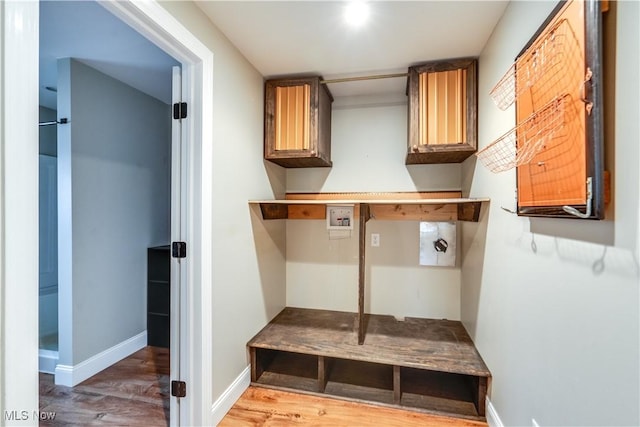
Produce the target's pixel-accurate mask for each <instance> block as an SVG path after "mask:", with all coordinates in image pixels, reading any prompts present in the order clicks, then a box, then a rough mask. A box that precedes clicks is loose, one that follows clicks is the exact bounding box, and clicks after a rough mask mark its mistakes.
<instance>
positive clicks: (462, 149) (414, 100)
mask: <svg viewBox="0 0 640 427" xmlns="http://www.w3.org/2000/svg"><path fill="white" fill-rule="evenodd" d="M477 92H478V90H477V61H476V59H474V58H463V59H453V60H446V61H435V62H428V63H424V64H421V65H416V66H413V67H409V78H408V84H407V96H408V97H409V102H408V122H409V133H408V150H407V157H406V161H405V163H406V164H408V165H409V164H421V163H460V162H462V161H463V160H464V159H466V158H467V157H469V156H470V155H471V154H473V153H474V152H475V151H476V148H477V133H478V132H477V117H478V93H477Z"/></svg>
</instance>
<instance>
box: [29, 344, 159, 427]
mask: <svg viewBox="0 0 640 427" xmlns="http://www.w3.org/2000/svg"><path fill="white" fill-rule="evenodd" d="M40 412H41V414H44V413H51V412H55V418H54V419H53V420H52V421H41V423H40V425H41V426H87V425H108V426H145V427H147V426H154V427H155V426H168V425H169V349H166V348H159V347H145V348H144V349H142V350H140V351H138V352H136V353H134V354H132V355H131V356H129V357H127V358H125V359H123V360H121V361H120V362H118V363H116V364H115V365H113V366H111V367H109V368H107V369H105V370H104V371H102V372H100V373H98V374H97V375H95V376H93V377H91V378H89V379H87V380H86V381H84V382H82V383H80V384H78V385H77V386H75V387H65V386H59V385H55V384H54V383H53V375H49V374H40Z"/></svg>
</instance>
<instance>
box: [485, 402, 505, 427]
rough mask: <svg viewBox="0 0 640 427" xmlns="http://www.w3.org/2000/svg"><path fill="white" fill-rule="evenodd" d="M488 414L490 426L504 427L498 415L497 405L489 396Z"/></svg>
mask: <svg viewBox="0 0 640 427" xmlns="http://www.w3.org/2000/svg"><path fill="white" fill-rule="evenodd" d="M486 414H487V424H489V427H504V424H503V423H502V420H501V419H500V415H498V411H496V408H495V406H493V403H491V400H489V398H488V397H487V407H486Z"/></svg>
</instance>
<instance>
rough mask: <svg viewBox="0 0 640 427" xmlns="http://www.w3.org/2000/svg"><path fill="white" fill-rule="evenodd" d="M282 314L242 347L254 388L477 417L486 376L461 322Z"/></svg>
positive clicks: (488, 378)
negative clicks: (361, 337)
mask: <svg viewBox="0 0 640 427" xmlns="http://www.w3.org/2000/svg"><path fill="white" fill-rule="evenodd" d="M357 318H358V315H357V314H356V313H348V312H337V311H327V310H312V309H301V308H291V307H287V308H285V309H284V310H283V311H282V312H281V313H280V314H279V315H278V316H276V318H275V319H273V320H272V321H271V322H270V323H269V324H268V325H267V326H266V327H265V328H264V329H263V330H262V331H260V332H259V333H258V334H257V335H256V336H255V337H254V338H252V339H251V340H250V341H249V343H248V344H247V345H248V348H249V352H250V355H251V381H252V382H253V384H255V385H260V386H266V387H273V388H280V389H287V390H294V391H299V392H304V393H310V394H318V395H330V396H334V397H339V398H343V399H347V400H357V401H368V402H374V403H378V404H383V405H388V406H396V407H402V408H405V409H414V410H419V411H425V412H437V413H443V414H448V415H454V416H458V417H464V418H471V419H484V416H485V398H486V395H487V390H488V387H489V385H490V381H491V373H490V372H489V369H488V368H487V366H486V365H485V363H484V361H483V360H482V358H481V357H480V354H479V353H478V351H477V350H476V348H475V346H474V345H473V342H472V341H471V338H470V337H469V335H468V334H467V332H466V330H465V329H464V326H462V323H460V322H458V321H451V320H434V319H419V318H406V319H404V320H403V321H399V320H396V319H395V318H394V317H392V316H381V315H372V314H367V315H366V319H365V325H366V326H365V327H366V329H367V334H366V339H365V341H364V343H363V344H362V345H358V344H357V343H356V342H357V340H356V336H357V332H356V327H357V326H356V324H357Z"/></svg>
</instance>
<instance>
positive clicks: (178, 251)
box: [171, 242, 187, 258]
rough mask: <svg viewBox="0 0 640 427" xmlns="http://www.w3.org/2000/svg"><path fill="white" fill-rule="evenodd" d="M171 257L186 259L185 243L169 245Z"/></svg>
mask: <svg viewBox="0 0 640 427" xmlns="http://www.w3.org/2000/svg"><path fill="white" fill-rule="evenodd" d="M171 256H173V257H174V258H186V257H187V243H186V242H173V243H172V244H171Z"/></svg>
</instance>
